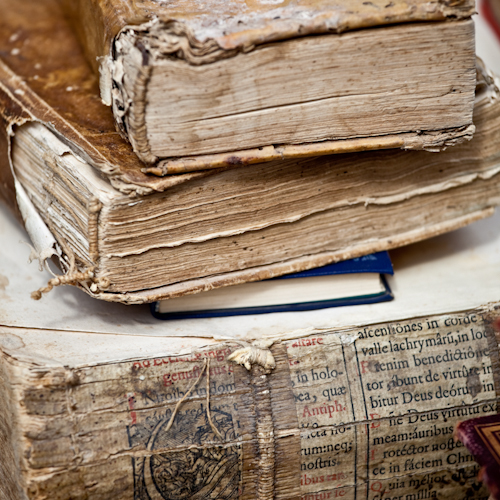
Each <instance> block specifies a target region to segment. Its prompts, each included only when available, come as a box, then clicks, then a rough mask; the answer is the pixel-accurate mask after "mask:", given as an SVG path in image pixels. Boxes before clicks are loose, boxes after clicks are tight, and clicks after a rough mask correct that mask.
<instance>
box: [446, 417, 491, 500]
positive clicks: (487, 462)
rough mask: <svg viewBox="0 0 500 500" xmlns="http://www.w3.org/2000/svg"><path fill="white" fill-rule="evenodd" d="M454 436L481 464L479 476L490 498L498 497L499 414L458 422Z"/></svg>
mask: <svg viewBox="0 0 500 500" xmlns="http://www.w3.org/2000/svg"><path fill="white" fill-rule="evenodd" d="M455 436H456V437H457V438H458V439H459V440H460V441H461V442H462V443H463V444H464V445H465V446H466V447H467V449H468V450H469V452H470V453H471V454H472V456H473V457H474V458H475V459H476V461H477V462H478V463H479V465H481V470H480V471H479V478H480V479H481V480H482V481H484V483H485V484H486V485H487V486H488V489H489V491H490V494H491V497H490V499H491V500H498V499H499V498H500V416H499V415H498V414H496V415H489V416H487V417H478V418H471V419H469V420H465V421H463V422H459V424H458V425H457V427H456V429H455Z"/></svg>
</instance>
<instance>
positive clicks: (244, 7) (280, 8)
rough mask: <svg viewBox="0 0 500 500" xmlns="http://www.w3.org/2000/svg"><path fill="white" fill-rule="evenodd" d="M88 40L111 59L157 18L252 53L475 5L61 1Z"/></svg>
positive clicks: (435, 1)
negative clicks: (118, 40) (125, 38)
mask: <svg viewBox="0 0 500 500" xmlns="http://www.w3.org/2000/svg"><path fill="white" fill-rule="evenodd" d="M60 1H61V2H62V4H63V5H64V8H65V10H66V12H67V14H68V16H70V17H71V18H72V21H73V24H74V26H75V28H76V29H77V31H78V32H79V36H80V37H81V39H82V40H83V44H84V46H85V47H86V52H87V56H88V58H89V60H90V61H91V62H92V64H94V67H95V68H96V69H97V67H98V63H97V60H96V58H98V57H100V56H103V55H107V54H109V51H110V45H111V41H112V40H113V38H114V37H115V36H116V35H117V34H118V33H119V31H120V30H121V29H123V28H124V27H125V26H127V25H139V24H142V23H145V22H147V21H150V20H152V19H159V20H160V21H163V22H166V23H171V22H179V23H181V24H182V25H183V29H184V30H185V32H186V33H187V34H188V36H189V38H190V39H191V40H192V43H193V44H200V43H201V44H206V43H209V42H210V41H212V42H213V41H215V42H216V43H217V45H218V46H219V47H221V48H223V49H226V50H230V49H239V50H248V49H251V48H252V46H255V45H258V44H262V43H265V42H269V41H275V40H282V39H285V38H293V37H296V36H303V35H307V34H313V33H331V32H334V33H340V32H343V31H348V30H354V29H359V28H367V27H373V26H379V25H386V24H394V23H403V22H414V21H443V20H445V19H451V20H455V19H463V18H466V17H469V16H471V15H472V14H473V13H474V11H475V3H474V0H406V1H402V0H394V1H392V2H390V1H388V0H373V1H370V2H366V1H363V0H337V1H335V2H332V1H330V0H282V1H279V0H277V1H271V2H270V1H262V0H205V1H197V0H169V1H167V2H160V1H156V0H60Z"/></svg>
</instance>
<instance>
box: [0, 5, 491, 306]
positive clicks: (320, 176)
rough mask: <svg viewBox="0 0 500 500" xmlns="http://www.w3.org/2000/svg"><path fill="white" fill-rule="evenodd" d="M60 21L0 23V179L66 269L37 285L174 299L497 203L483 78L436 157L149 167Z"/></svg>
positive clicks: (448, 223)
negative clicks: (180, 169)
mask: <svg viewBox="0 0 500 500" xmlns="http://www.w3.org/2000/svg"><path fill="white" fill-rule="evenodd" d="M28 7H29V8H28ZM60 15H61V13H60V11H59V10H58V6H57V4H54V3H51V2H50V0H47V1H46V2H43V3H40V2H36V1H34V0H25V1H24V2H22V3H16V4H13V5H10V6H9V8H8V9H5V11H4V12H3V14H2V16H1V17H0V47H1V48H2V61H1V62H0V116H1V117H2V122H3V127H0V131H1V134H0V141H1V146H0V151H1V155H0V176H1V179H0V189H1V192H2V195H3V196H4V197H5V198H6V199H7V200H8V202H9V203H10V205H11V206H16V205H17V204H19V207H20V209H21V211H22V213H23V214H24V220H25V225H26V227H27V228H28V232H29V233H30V236H31V238H32V240H33V244H34V246H35V248H36V250H37V253H38V256H39V257H40V259H41V260H42V262H46V261H47V260H46V259H48V258H49V257H50V256H54V254H55V258H57V257H58V258H59V261H60V266H61V268H62V269H63V271H64V273H65V275H64V276H57V277H54V278H53V279H52V280H51V282H50V283H49V284H48V285H47V287H44V288H43V290H42V291H47V290H50V289H51V287H53V286H54V285H58V284H65V283H70V284H76V285H78V286H80V287H82V288H83V289H85V291H86V292H87V293H89V294H91V295H92V296H94V297H96V298H100V299H104V300H108V301H120V302H126V303H142V302H151V301H154V300H160V299H165V298H173V297H177V296H181V295H184V294H190V293H197V292H200V291H204V290H211V289H214V288H219V287H222V286H227V285H236V284H241V283H245V282H249V281H258V280H262V279H268V278H273V277H275V276H280V275H283V274H288V273H292V272H298V271H303V270H306V269H311V268H314V267H319V266H322V265H326V264H328V263H331V262H335V261H339V260H344V259H348V258H354V257H357V256H360V255H364V254H367V253H371V252H375V251H380V250H386V249H389V248H394V247H397V246H401V245H405V244H408V243H411V242H413V241H417V240H420V239H423V238H427V237H430V236H432V235H435V234H440V233H443V232H445V231H449V230H452V229H455V228H458V227H461V226H463V225H465V224H468V223H469V222H471V221H473V220H476V219H479V218H482V217H485V216H487V215H489V214H491V213H492V211H493V207H494V206H496V205H497V204H498V203H499V201H500V196H499V189H498V185H499V183H500V176H499V175H498V171H499V158H500V137H499V134H498V133H497V132H498V130H499V126H500V113H498V108H499V106H500V102H499V100H498V89H497V87H496V85H495V83H494V81H493V79H492V78H491V77H489V76H488V75H485V74H483V73H482V72H481V76H480V83H479V86H478V94H477V100H476V103H477V106H476V116H475V118H474V119H475V126H476V128H477V132H476V137H475V138H474V139H473V140H472V141H468V142H466V143H464V144H462V145H458V146H454V147H453V148H449V150H447V151H444V152H442V153H439V154H435V153H430V152H420V151H398V150H395V151H392V152H389V151H384V152H381V151H380V152H363V153H357V154H356V155H352V154H344V155H335V156H323V157H319V158H311V159H288V160H275V161H273V162H268V163H263V164H258V165H251V166H248V167H240V168H237V169H236V168H232V169H219V170H209V171H205V172H196V173H186V174H182V175H175V176H166V177H159V176H155V175H153V174H147V173H144V172H143V168H144V164H142V163H141V162H140V161H139V160H138V159H137V157H136V156H135V154H134V153H133V151H132V149H131V148H130V146H129V145H128V144H127V143H125V142H124V141H123V139H121V138H120V137H119V136H118V134H117V133H116V132H115V130H114V126H113V122H112V117H111V115H110V113H109V110H108V109H107V108H106V107H105V106H104V105H102V104H101V103H100V101H99V99H98V97H97V80H96V78H95V77H94V75H93V74H92V73H91V71H90V69H89V67H88V66H87V64H86V63H85V61H84V59H83V55H82V53H81V52H80V48H79V45H78V43H77V42H76V40H75V38H74V37H73V36H72V34H71V31H70V30H69V28H68V26H67V25H66V24H64V21H63V20H62V19H61V17H60ZM58 16H59V17H58ZM16 44H21V45H20V46H19V47H18V46H17V45H16ZM14 176H15V177H16V180H14ZM35 296H36V297H38V298H39V297H40V296H41V291H38V293H37V294H36V295H35Z"/></svg>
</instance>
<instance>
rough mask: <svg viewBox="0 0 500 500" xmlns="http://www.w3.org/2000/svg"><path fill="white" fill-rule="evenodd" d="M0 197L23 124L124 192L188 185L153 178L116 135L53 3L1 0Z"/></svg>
mask: <svg viewBox="0 0 500 500" xmlns="http://www.w3.org/2000/svg"><path fill="white" fill-rule="evenodd" d="M0 9H1V12H2V15H1V16H0V57H1V60H0V120H1V121H2V127H1V128H2V131H1V133H0V134H1V135H0V195H1V196H2V197H4V198H5V199H6V200H7V201H8V203H9V204H10V205H12V204H13V203H14V200H15V196H14V187H13V179H12V175H11V172H10V167H9V159H8V147H7V145H8V143H9V140H8V136H9V135H12V134H13V133H15V126H16V125H21V124H23V123H25V122H27V121H39V122H42V123H45V124H47V125H48V126H49V127H50V128H52V129H53V130H55V131H56V132H58V133H59V134H60V137H61V139H62V140H63V141H65V142H66V143H68V145H69V146H70V147H71V148H72V149H73V150H74V151H75V152H76V153H77V154H79V155H80V156H82V157H83V158H85V159H86V160H87V161H88V162H89V163H90V164H91V165H93V166H94V167H96V168H97V169H99V170H100V171H101V172H102V174H103V175H104V176H106V177H107V178H108V179H109V180H110V181H111V182H112V184H113V185H114V186H115V187H116V188H117V189H119V190H120V191H122V192H125V193H130V194H148V193H150V192H153V191H163V190H165V189H167V188H168V187H170V186H173V185H176V184H179V183H183V182H186V181H188V180H190V179H192V178H198V177H200V176H205V175H210V174H211V173H212V172H208V173H195V174H185V175H176V176H170V177H166V178H158V177H156V176H151V175H147V174H145V173H143V172H142V171H141V168H143V167H144V165H143V164H142V163H141V162H140V161H139V159H138V158H137V157H136V155H135V154H134V153H133V151H132V148H131V147H130V145H129V144H128V143H127V142H126V141H124V140H123V139H122V138H121V137H120V135H119V134H118V133H117V132H116V130H115V126H114V121H113V116H112V113H111V110H110V109H109V108H108V107H106V106H104V105H103V104H102V103H101V100H100V98H99V90H98V82H97V77H96V76H95V74H94V73H93V72H92V70H91V68H90V67H89V65H88V64H87V62H86V60H85V57H84V55H83V53H82V50H81V48H80V45H79V43H78V41H77V39H76V37H75V35H74V33H73V32H72V30H71V28H70V27H69V25H68V23H67V21H66V19H65V18H64V16H63V13H62V11H61V9H60V6H59V5H58V3H57V1H56V0H43V1H38V0H23V1H22V2H10V1H7V0H0Z"/></svg>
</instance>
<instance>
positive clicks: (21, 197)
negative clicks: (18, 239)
mask: <svg viewBox="0 0 500 500" xmlns="http://www.w3.org/2000/svg"><path fill="white" fill-rule="evenodd" d="M14 184H15V187H16V199H17V204H18V206H19V210H20V212H21V215H22V218H23V221H24V225H25V227H26V231H27V232H28V235H29V237H30V239H31V242H32V243H33V246H34V249H35V252H32V253H31V255H30V261H31V260H33V259H34V258H36V259H38V261H39V263H40V267H41V268H42V267H45V263H46V261H47V260H48V259H50V258H51V257H52V256H53V255H57V256H58V257H60V256H61V255H60V252H59V251H58V245H57V241H56V240H55V238H54V236H53V235H52V233H51V232H50V230H49V228H48V227H47V226H46V225H45V223H44V222H43V220H42V218H41V217H40V214H39V213H38V211H37V210H36V208H35V207H34V205H33V203H32V202H31V200H30V199H29V197H28V195H27V194H26V191H25V190H24V188H23V186H22V185H21V184H20V183H19V181H18V180H17V178H15V177H14Z"/></svg>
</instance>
